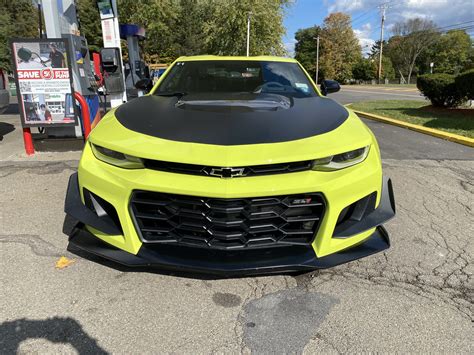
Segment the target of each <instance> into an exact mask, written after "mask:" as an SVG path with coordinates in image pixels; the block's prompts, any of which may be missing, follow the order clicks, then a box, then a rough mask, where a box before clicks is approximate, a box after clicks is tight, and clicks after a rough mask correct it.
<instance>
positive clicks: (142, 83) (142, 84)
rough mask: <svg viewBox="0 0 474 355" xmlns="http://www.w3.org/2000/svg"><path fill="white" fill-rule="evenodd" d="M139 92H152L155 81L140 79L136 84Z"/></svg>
mask: <svg viewBox="0 0 474 355" xmlns="http://www.w3.org/2000/svg"><path fill="white" fill-rule="evenodd" d="M135 87H136V88H137V89H138V90H143V91H150V90H151V89H152V88H153V81H151V80H150V79H148V78H144V79H140V80H138V81H137V82H136V83H135Z"/></svg>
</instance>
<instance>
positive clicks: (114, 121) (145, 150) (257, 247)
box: [64, 56, 395, 275]
mask: <svg viewBox="0 0 474 355" xmlns="http://www.w3.org/2000/svg"><path fill="white" fill-rule="evenodd" d="M146 84H147V83H146V80H145V81H142V82H141V83H140V82H139V83H138V86H140V85H142V86H146ZM337 90H339V85H338V84H337V82H334V81H329V80H326V81H323V82H322V85H321V90H319V89H318V88H317V87H316V85H315V83H314V82H313V81H312V80H311V78H310V77H309V75H308V73H307V72H306V71H305V70H304V68H303V67H302V66H301V65H300V64H299V63H298V62H297V61H295V60H293V59H288V58H278V57H266V56H262V57H218V56H195V57H182V58H179V59H177V60H176V61H175V62H174V63H173V64H172V65H171V66H170V67H169V68H168V70H167V71H166V72H165V74H163V76H162V77H161V78H160V80H159V81H158V82H157V83H156V85H155V86H154V87H152V88H150V92H149V93H148V94H147V95H145V96H142V97H139V98H137V99H134V100H131V101H129V102H128V103H126V104H123V105H121V106H119V107H118V108H115V109H112V110H111V111H109V112H108V113H107V114H106V115H105V116H104V117H103V119H102V120H101V121H100V123H99V124H98V125H97V126H96V127H95V128H94V130H93V131H92V133H91V134H90V136H89V138H88V140H87V142H86V144H85V147H84V151H83V154H82V157H81V160H80V163H79V168H78V171H77V173H74V174H73V175H72V176H71V177H70V180H69V185H68V190H67V196H66V201H65V212H66V215H67V216H66V219H67V220H68V221H69V223H65V224H64V232H65V233H66V234H68V235H69V242H70V244H71V245H73V246H75V247H76V248H80V249H82V250H85V251H86V252H89V253H93V254H96V255H99V256H101V257H104V258H106V259H110V260H112V261H115V262H118V263H121V264H124V265H128V266H140V267H143V266H146V267H152V266H153V267H158V268H162V269H174V270H181V271H191V272H205V273H219V274H236V275H242V274H261V273H272V272H301V271H305V270H313V269H317V268H326V267H331V266H334V265H338V264H341V263H345V262H348V261H352V260H355V259H359V258H362V257H365V256H368V255H371V254H374V253H377V252H379V251H383V250H385V249H387V248H388V247H389V238H388V235H387V232H386V230H385V229H384V227H383V226H382V224H383V223H384V222H385V221H387V220H388V219H390V218H392V217H393V216H394V215H395V203H394V197H393V191H392V184H391V181H390V179H388V178H386V177H384V176H383V175H382V165H381V160H380V151H379V147H378V144H377V141H376V139H375V137H374V135H373V133H372V132H371V131H370V130H369V128H368V127H367V126H366V125H365V124H364V123H363V122H362V121H361V120H360V119H359V118H358V117H357V116H356V115H355V114H354V113H353V112H352V111H351V110H350V109H348V108H346V107H344V106H341V105H340V104H338V103H337V102H335V101H334V100H332V99H330V98H327V97H326V95H327V94H329V93H330V92H334V91H337ZM71 221H72V222H73V223H70V222H71Z"/></svg>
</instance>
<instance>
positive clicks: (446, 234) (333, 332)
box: [0, 89, 474, 353]
mask: <svg viewBox="0 0 474 355" xmlns="http://www.w3.org/2000/svg"><path fill="white" fill-rule="evenodd" d="M341 94H344V95H351V94H348V92H344V89H343V91H342V92H341V93H339V94H335V95H331V97H333V98H336V97H337V96H336V95H341ZM336 99H337V98H336ZM346 99H347V100H350V101H351V102H354V101H355V100H356V98H355V97H354V96H353V97H350V96H346V97H345V99H344V100H346ZM340 100H342V99H340ZM0 122H1V123H0V135H1V134H2V133H1V132H3V133H4V139H3V141H0V269H1V270H2V272H1V273H0V285H1V286H0V289H1V290H2V297H0V322H1V323H0V353H15V352H18V353H64V352H66V353H106V352H113V353H157V352H174V353H224V352H225V353H228V352H232V353H240V352H244V353H249V352H250V351H253V352H257V353H260V352H268V353H287V352H297V353H298V352H301V351H306V352H307V353H316V352H318V353H320V352H346V353H349V352H402V353H403V352H410V353H415V352H441V353H453V352H454V353H474V347H473V344H474V342H473V341H472V324H473V323H472V322H473V321H474V306H473V302H474V299H473V291H474V287H473V284H474V265H473V263H472V260H473V258H474V250H473V246H472V235H474V227H473V224H472V211H473V209H474V205H473V201H474V196H473V195H474V185H473V184H472V181H474V160H473V154H472V151H473V150H472V149H471V148H467V147H464V146H461V145H458V144H455V143H451V142H446V141H443V140H441V139H437V138H434V137H430V136H425V135H422V134H419V133H416V132H411V131H408V130H405V129H402V128H399V127H393V126H388V125H385V124H383V123H378V122H372V121H367V123H368V124H369V126H370V127H371V128H372V130H373V131H374V132H375V134H376V136H377V137H378V140H379V143H380V146H381V150H382V157H383V165H384V174H386V175H387V176H390V177H391V178H392V180H393V184H394V190H395V199H396V204H397V216H396V218H395V219H393V220H392V221H390V222H389V223H388V224H387V225H386V227H387V230H388V232H389V234H390V238H391V242H392V246H391V248H390V249H389V250H387V251H386V252H384V253H380V254H377V255H374V256H371V257H368V258H365V259H362V260H359V261H355V262H351V263H349V264H346V265H341V266H339V267H335V268H332V269H328V270H321V271H316V272H311V273H307V274H302V275H299V276H295V275H274V276H264V277H249V278H234V279H212V278H209V277H206V276H202V275H201V276H197V275H183V274H170V273H167V272H159V271H158V272H147V271H143V270H139V271H136V270H129V269H124V268H122V267H120V266H117V265H114V264H111V263H108V262H106V261H103V260H101V259H97V258H94V257H86V255H83V254H73V253H70V252H68V251H66V248H67V244H68V243H67V237H66V236H65V235H63V234H62V223H63V218H64V213H63V200H64V196H65V193H66V186H67V181H68V177H69V175H70V174H71V173H73V172H74V171H75V170H76V167H77V163H78V159H79V156H80V152H78V151H76V152H62V153H38V154H37V155H35V156H34V157H29V158H27V157H25V156H24V154H23V152H22V150H23V147H22V141H21V129H20V127H19V117H18V116H17V115H0ZM2 127H3V128H2ZM63 255H65V256H67V257H68V258H71V259H74V261H75V262H74V263H73V264H71V265H70V266H69V267H67V268H65V269H62V270H59V269H55V263H56V261H57V260H58V259H59V257H61V256H63Z"/></svg>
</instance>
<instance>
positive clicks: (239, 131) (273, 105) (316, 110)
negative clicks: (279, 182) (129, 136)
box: [115, 95, 348, 145]
mask: <svg viewBox="0 0 474 355" xmlns="http://www.w3.org/2000/svg"><path fill="white" fill-rule="evenodd" d="M178 96H179V95H178ZM115 116H116V118H117V120H118V121H119V122H120V123H121V124H122V125H123V126H124V127H126V128H128V129H130V130H132V131H135V132H138V133H143V134H147V135H149V136H153V137H157V138H162V139H168V140H173V141H179V142H189V143H203V144H216V145H242V144H260V143H280V142H288V141H292V140H297V139H303V138H309V137H312V136H316V135H319V134H323V133H327V132H330V131H332V130H334V129H336V128H337V127H339V126H340V125H341V124H342V123H343V122H344V121H345V120H346V119H347V117H348V112H347V110H346V109H345V108H344V107H343V106H341V105H339V104H338V103H336V102H335V101H333V100H331V99H327V98H321V97H305V98H287V97H285V96H280V95H266V96H262V95H256V96H255V97H247V96H243V97H240V98H236V97H233V99H232V100H228V99H227V100H226V99H222V100H216V99H215V98H212V99H211V100H210V99H207V100H205V99H204V98H203V97H196V96H194V97H193V96H192V95H187V96H184V97H181V98H179V97H176V96H153V95H150V96H143V97H140V98H137V99H134V100H132V101H130V102H128V103H126V104H124V105H122V106H120V107H119V108H118V109H117V110H116V111H115Z"/></svg>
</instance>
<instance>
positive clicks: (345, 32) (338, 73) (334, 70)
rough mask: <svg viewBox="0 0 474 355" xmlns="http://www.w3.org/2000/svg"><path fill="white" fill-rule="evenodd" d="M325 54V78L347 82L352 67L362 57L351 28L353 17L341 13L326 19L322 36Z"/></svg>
mask: <svg viewBox="0 0 474 355" xmlns="http://www.w3.org/2000/svg"><path fill="white" fill-rule="evenodd" d="M321 43H322V46H323V47H324V52H323V53H322V55H321V71H322V73H323V75H324V78H327V79H336V80H338V81H341V82H343V81H345V80H347V79H350V78H351V77H352V67H353V65H354V64H355V63H357V62H358V61H359V60H360V58H361V57H362V53H361V47H360V45H359V40H358V39H357V37H356V35H355V34H354V31H353V30H352V26H351V17H350V16H349V15H346V14H343V13H341V12H336V13H332V14H330V15H329V16H328V17H326V18H325V19H324V27H323V31H322V36H321Z"/></svg>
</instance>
